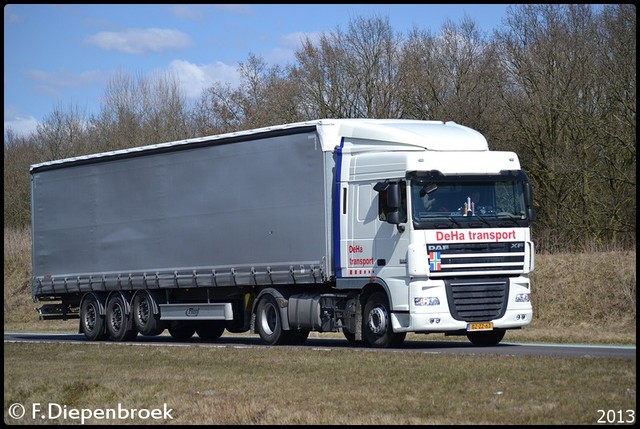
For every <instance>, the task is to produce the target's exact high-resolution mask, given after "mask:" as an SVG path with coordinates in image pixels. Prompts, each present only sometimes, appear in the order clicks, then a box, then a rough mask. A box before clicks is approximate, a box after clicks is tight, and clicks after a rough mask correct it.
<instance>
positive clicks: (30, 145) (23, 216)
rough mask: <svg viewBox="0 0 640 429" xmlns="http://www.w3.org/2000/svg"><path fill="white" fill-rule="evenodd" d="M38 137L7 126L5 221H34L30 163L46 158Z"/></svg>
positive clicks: (11, 223)
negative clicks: (36, 138)
mask: <svg viewBox="0 0 640 429" xmlns="http://www.w3.org/2000/svg"><path fill="white" fill-rule="evenodd" d="M44 160H45V158H44V156H43V153H42V148H41V147H38V145H36V142H35V138H34V137H33V135H32V136H29V137H24V136H20V135H18V134H17V133H15V132H14V131H13V130H12V129H11V128H9V129H5V130H4V167H3V178H4V225H5V227H7V226H10V227H25V226H28V225H30V222H31V187H30V183H31V181H30V176H29V167H30V166H31V165H33V164H37V163H39V162H42V161H44Z"/></svg>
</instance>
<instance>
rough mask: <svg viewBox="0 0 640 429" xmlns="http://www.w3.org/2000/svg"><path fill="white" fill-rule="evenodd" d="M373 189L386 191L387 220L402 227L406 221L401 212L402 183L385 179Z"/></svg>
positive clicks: (385, 208) (385, 207)
mask: <svg viewBox="0 0 640 429" xmlns="http://www.w3.org/2000/svg"><path fill="white" fill-rule="evenodd" d="M373 189H374V190H375V191H377V192H378V193H380V194H382V193H386V195H385V196H386V202H385V206H384V210H385V216H386V218H387V222H388V223H390V224H392V225H398V228H400V224H401V223H402V222H403V221H404V219H403V216H402V215H401V213H400V209H401V208H402V188H401V186H400V184H399V183H398V182H390V181H389V180H385V181H384V182H378V183H376V185H375V186H374V187H373Z"/></svg>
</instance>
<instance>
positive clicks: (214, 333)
mask: <svg viewBox="0 0 640 429" xmlns="http://www.w3.org/2000/svg"><path fill="white" fill-rule="evenodd" d="M224 327H225V321H224V320H207V321H204V322H200V323H199V324H198V326H197V327H196V332H197V333H198V336H199V337H200V338H202V339H203V340H217V339H218V338H220V337H221V336H222V334H223V333H224Z"/></svg>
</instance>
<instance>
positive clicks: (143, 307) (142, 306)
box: [131, 292, 165, 335]
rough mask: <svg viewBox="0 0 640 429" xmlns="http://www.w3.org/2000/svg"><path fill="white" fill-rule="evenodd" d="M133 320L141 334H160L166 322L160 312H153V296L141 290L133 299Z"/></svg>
mask: <svg viewBox="0 0 640 429" xmlns="http://www.w3.org/2000/svg"><path fill="white" fill-rule="evenodd" d="M131 311H132V313H133V321H134V323H135V325H136V328H138V331H140V334H141V335H160V334H161V333H162V331H164V330H165V324H164V322H163V321H161V320H160V316H159V315H158V314H153V298H152V297H151V295H149V293H148V292H140V293H138V294H137V295H136V297H135V298H134V299H133V308H132V309H131Z"/></svg>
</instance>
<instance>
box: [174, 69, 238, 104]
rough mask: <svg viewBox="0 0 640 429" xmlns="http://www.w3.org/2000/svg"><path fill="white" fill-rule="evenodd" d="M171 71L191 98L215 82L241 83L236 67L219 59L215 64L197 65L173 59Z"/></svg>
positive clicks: (236, 84)
mask: <svg viewBox="0 0 640 429" xmlns="http://www.w3.org/2000/svg"><path fill="white" fill-rule="evenodd" d="M169 71H170V72H171V73H172V74H173V75H175V76H176V77H177V78H178V81H179V82H180V87H181V89H182V90H183V91H184V94H185V95H186V96H187V97H190V98H197V97H199V96H200V95H201V94H202V91H203V90H205V89H206V88H208V87H210V86H211V85H212V84H213V83H215V82H221V83H222V84H227V83H228V84H230V85H231V86H233V87H236V86H238V85H239V84H240V75H239V73H238V71H237V70H236V67H235V66H230V65H228V64H224V63H222V62H219V61H218V62H216V63H215V64H205V65H197V64H193V63H190V62H188V61H185V60H173V61H172V62H171V64H169Z"/></svg>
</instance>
